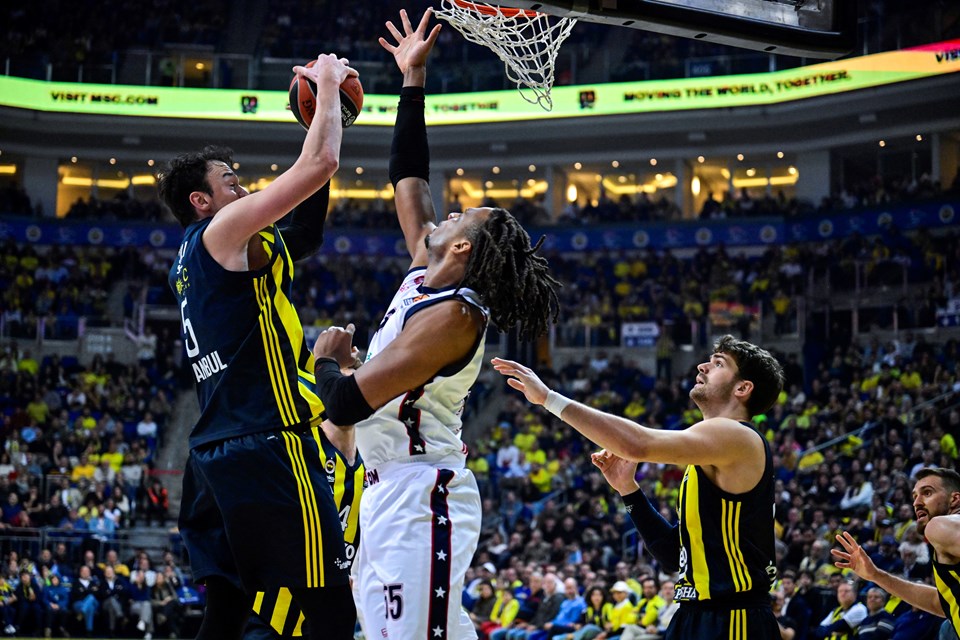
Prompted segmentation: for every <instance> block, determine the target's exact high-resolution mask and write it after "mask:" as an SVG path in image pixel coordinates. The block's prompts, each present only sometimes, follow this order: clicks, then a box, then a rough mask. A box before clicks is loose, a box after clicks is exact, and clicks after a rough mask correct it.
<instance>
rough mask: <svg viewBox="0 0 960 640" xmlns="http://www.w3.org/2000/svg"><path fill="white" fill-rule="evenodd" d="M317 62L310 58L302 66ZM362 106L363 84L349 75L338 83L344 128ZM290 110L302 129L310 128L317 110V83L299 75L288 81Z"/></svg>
mask: <svg viewBox="0 0 960 640" xmlns="http://www.w3.org/2000/svg"><path fill="white" fill-rule="evenodd" d="M316 63H317V61H316V60H311V61H310V62H308V63H307V64H305V65H304V66H306V67H312V66H313V65H315V64H316ZM362 108H363V86H362V85H361V84H360V79H359V78H356V77H354V76H351V77H349V78H347V79H346V80H344V81H343V84H341V85H340V118H341V122H343V126H344V128H346V127H349V126H350V125H352V124H353V121H354V120H356V119H357V116H358V115H360V110H361V109H362ZM290 110H291V111H293V117H295V118H296V119H297V122H299V123H300V126H302V127H303V128H304V129H309V128H310V123H311V122H313V115H314V114H315V113H316V111H317V85H316V83H315V82H314V81H313V80H309V79H307V78H304V77H302V76H299V75H294V76H293V80H291V81H290Z"/></svg>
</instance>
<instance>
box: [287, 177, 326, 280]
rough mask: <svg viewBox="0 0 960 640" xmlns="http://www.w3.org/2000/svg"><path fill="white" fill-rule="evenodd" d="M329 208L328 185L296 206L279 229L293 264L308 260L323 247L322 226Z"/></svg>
mask: <svg viewBox="0 0 960 640" xmlns="http://www.w3.org/2000/svg"><path fill="white" fill-rule="evenodd" d="M329 207H330V183H329V182H327V184H325V185H323V186H322V187H321V188H320V190H319V191H317V192H316V193H315V194H313V195H312V196H310V197H309V198H307V199H306V200H304V201H303V202H301V203H300V204H299V205H297V208H296V209H294V210H293V213H291V214H290V219H289V221H287V223H286V224H284V225H283V226H281V227H280V233H281V234H282V235H283V240H284V243H285V244H286V245H287V251H289V252H290V257H291V258H292V259H293V261H294V262H297V261H298V260H302V259H304V258H308V257H310V256H312V255H313V254H315V253H316V252H317V251H319V250H320V247H321V246H322V245H323V225H324V223H325V222H326V221H327V209H329Z"/></svg>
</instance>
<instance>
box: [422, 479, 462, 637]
mask: <svg viewBox="0 0 960 640" xmlns="http://www.w3.org/2000/svg"><path fill="white" fill-rule="evenodd" d="M451 480H453V471H451V470H450V469H438V470H437V483H436V484H435V485H433V491H431V492H430V512H431V514H432V515H431V524H430V541H431V545H430V613H429V615H428V616H427V620H429V623H428V625H427V637H426V640H446V638H447V636H448V633H447V632H448V631H449V627H448V624H449V620H448V619H447V613H448V612H449V610H450V607H449V602H450V597H451V595H456V594H451V593H450V563H451V562H453V558H451V557H450V553H451V550H452V544H451V539H452V538H453V523H452V522H450V508H449V505H448V504H447V485H448V484H450V481H451Z"/></svg>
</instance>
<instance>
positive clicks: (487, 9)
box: [453, 0, 539, 18]
mask: <svg viewBox="0 0 960 640" xmlns="http://www.w3.org/2000/svg"><path fill="white" fill-rule="evenodd" d="M453 4H455V5H457V6H458V7H460V8H461V9H467V10H469V11H476V12H477V13H481V14H483V15H485V16H495V15H497V14H500V15H502V16H503V17H504V18H516V17H517V16H520V17H521V18H536V17H537V15H539V14H538V13H537V12H536V11H528V10H527V9H514V8H512V7H501V6H490V5H483V4H477V3H475V2H470V0H453Z"/></svg>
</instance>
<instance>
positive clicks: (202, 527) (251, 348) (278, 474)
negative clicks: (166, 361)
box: [158, 55, 356, 640]
mask: <svg viewBox="0 0 960 640" xmlns="http://www.w3.org/2000/svg"><path fill="white" fill-rule="evenodd" d="M294 71H295V73H298V74H300V75H303V76H306V77H309V78H310V79H312V80H313V81H314V82H316V84H317V87H318V97H317V102H318V104H317V111H316V116H315V119H314V121H313V124H312V126H311V127H310V130H309V131H308V132H307V135H306V139H305V140H304V143H303V149H302V151H301V154H300V157H299V158H298V159H297V161H296V162H295V163H294V165H293V166H292V167H291V168H290V169H289V170H287V171H286V172H284V173H283V174H282V175H281V176H279V177H278V178H277V179H276V180H275V181H274V182H273V183H272V184H271V185H270V186H268V187H267V188H265V189H264V190H262V191H260V192H258V193H254V194H252V195H248V194H247V192H246V190H244V188H243V187H242V186H240V183H239V180H238V178H237V176H236V174H234V172H233V169H232V167H231V165H232V162H231V160H230V157H229V150H225V149H222V148H210V147H208V148H206V149H204V150H203V151H201V152H200V153H191V154H184V155H182V156H179V157H177V158H175V159H174V160H173V161H172V162H171V163H170V165H169V166H168V167H167V168H166V169H165V170H164V171H163V172H162V174H161V176H160V180H159V183H158V187H159V191H160V196H161V198H162V199H163V201H164V202H165V203H166V204H167V205H168V206H169V207H170V209H171V210H172V211H173V213H174V215H175V216H176V217H177V219H178V220H179V221H180V222H181V224H183V225H184V227H186V232H185V237H184V241H183V243H182V244H181V246H180V251H179V254H178V257H177V260H176V261H175V262H174V265H173V267H172V269H171V271H170V285H171V287H172V288H173V290H174V293H175V294H176V296H177V301H178V303H179V307H180V316H181V325H182V335H181V337H182V339H183V342H184V348H185V350H186V355H187V358H188V361H189V363H190V367H191V369H192V371H193V373H194V375H195V377H196V380H197V394H198V396H199V400H200V410H201V414H200V419H199V420H198V422H197V424H196V425H195V426H194V428H193V431H192V432H191V434H190V455H189V458H188V460H187V466H186V470H185V472H184V478H183V502H182V507H181V511H180V531H181V533H182V535H183V539H184V543H185V544H186V546H187V549H188V551H189V553H190V560H191V565H192V567H193V573H194V576H195V578H196V579H197V580H198V581H203V582H205V583H206V585H207V606H206V610H205V612H204V618H203V622H202V624H201V627H200V631H199V634H198V636H197V637H198V638H201V639H204V640H206V639H208V638H217V639H223V638H228V639H230V638H240V636H241V634H242V631H243V627H244V624H245V622H246V617H247V614H248V612H249V611H250V608H251V605H252V602H253V594H254V593H256V592H257V591H265V590H270V589H278V588H280V587H288V588H290V590H291V593H292V598H293V600H294V601H295V602H296V603H297V605H298V606H299V607H300V608H302V609H303V611H304V612H305V614H306V616H307V620H319V621H320V624H318V625H317V628H318V630H317V631H315V632H314V633H313V634H312V635H311V637H313V638H352V635H353V629H354V626H355V609H354V606H353V599H352V597H351V594H350V589H349V586H348V584H347V578H348V576H347V571H346V570H345V568H344V567H343V562H344V557H343V556H344V546H343V533H342V529H341V527H340V520H339V518H338V516H337V509H336V505H335V504H334V500H333V493H332V492H331V491H330V489H329V487H328V486H327V483H326V476H325V475H324V472H323V469H322V467H321V466H320V464H319V459H320V452H319V450H318V444H317V441H316V440H315V438H314V436H313V433H312V431H311V428H312V426H313V425H315V424H317V423H318V422H319V416H320V413H321V411H322V410H323V406H322V404H321V402H320V400H319V398H318V397H317V396H316V394H315V393H313V391H311V389H310V388H309V387H308V386H307V385H306V384H304V383H302V382H301V380H306V381H308V382H311V381H312V379H313V374H312V368H313V361H312V355H311V353H310V351H309V350H308V349H307V347H306V344H305V343H304V338H303V329H302V327H301V326H300V321H299V318H298V317H297V314H296V311H295V310H294V308H293V305H292V304H291V302H290V288H291V281H292V277H293V260H294V259H295V258H297V257H300V255H298V254H300V253H301V252H307V251H309V250H310V248H311V247H310V246H309V243H302V242H301V244H300V245H299V247H298V252H297V254H292V252H291V251H290V249H291V248H293V247H291V246H290V245H289V244H288V243H287V241H286V238H285V237H284V234H283V232H282V231H281V230H280V229H278V227H277V226H276V224H275V223H276V222H277V221H278V220H279V219H280V218H282V217H283V216H284V215H285V214H286V213H287V212H288V211H290V210H291V209H293V208H294V207H295V206H296V205H297V204H299V203H301V202H303V201H304V200H305V199H307V198H308V197H309V196H311V195H312V194H315V193H316V192H317V191H318V190H319V189H320V188H321V186H322V185H324V184H325V183H327V182H328V181H329V180H330V178H331V176H332V175H333V173H334V172H335V171H336V169H337V167H338V164H339V154H340V141H341V136H342V131H341V121H340V100H339V86H340V84H341V83H342V82H343V81H344V79H345V78H347V77H348V76H350V75H356V71H354V70H353V69H351V68H350V67H349V66H347V62H346V60H341V59H337V58H336V57H335V56H333V55H322V56H320V57H319V58H318V59H317V64H316V65H315V66H313V67H312V68H309V69H308V68H305V67H295V68H294ZM323 208H324V210H325V208H326V207H325V206H324V207H323ZM322 222H323V221H322V219H320V220H319V221H314V224H316V223H319V227H317V226H314V227H313V231H314V232H316V231H317V229H318V228H319V229H321V230H322ZM295 224H297V225H298V226H303V225H306V227H311V224H310V221H305V220H299V221H296V222H295ZM301 232H303V230H302V229H301ZM304 233H306V234H307V235H308V236H310V237H312V238H315V237H316V234H315V233H314V234H311V233H309V232H304ZM320 233H322V231H320ZM294 235H295V236H296V239H295V240H294V242H298V241H300V240H301V239H300V237H299V234H294ZM291 244H292V243H291ZM264 526H271V534H270V536H269V538H268V539H266V540H265V539H264V537H263V536H262V533H261V532H262V531H263V527H264Z"/></svg>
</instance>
